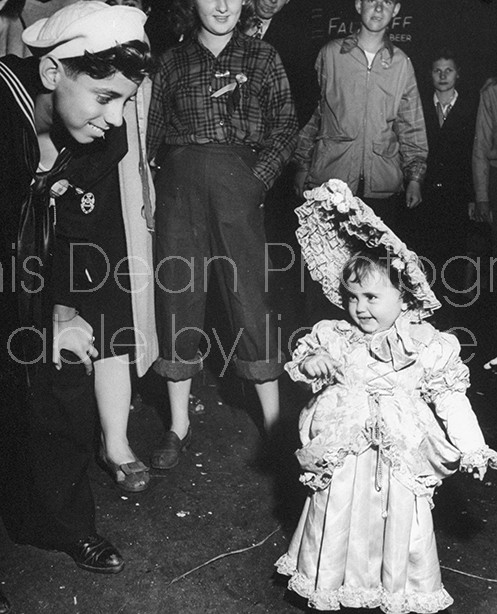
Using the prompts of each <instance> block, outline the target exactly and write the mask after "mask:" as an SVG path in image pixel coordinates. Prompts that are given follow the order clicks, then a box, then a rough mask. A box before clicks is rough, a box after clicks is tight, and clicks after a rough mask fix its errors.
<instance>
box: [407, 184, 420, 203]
mask: <svg viewBox="0 0 497 614" xmlns="http://www.w3.org/2000/svg"><path fill="white" fill-rule="evenodd" d="M420 203H421V185H420V184H419V181H409V183H408V184H407V188H406V205H407V208H408V209H414V208H415V207H417V206H418V205H419V204H420Z"/></svg>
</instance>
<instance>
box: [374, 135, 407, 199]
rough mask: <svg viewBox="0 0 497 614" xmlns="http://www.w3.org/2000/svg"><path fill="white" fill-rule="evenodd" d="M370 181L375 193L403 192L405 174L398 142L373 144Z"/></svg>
mask: <svg viewBox="0 0 497 614" xmlns="http://www.w3.org/2000/svg"><path fill="white" fill-rule="evenodd" d="M370 179H371V190H372V191H373V192H392V193H395V192H400V191H401V190H402V187H403V174H402V169H401V165H400V151H399V144H398V142H397V141H396V140H391V141H389V142H388V143H384V142H376V143H374V142H373V149H372V155H371V172H370Z"/></svg>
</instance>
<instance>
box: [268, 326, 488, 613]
mask: <svg viewBox="0 0 497 614" xmlns="http://www.w3.org/2000/svg"><path fill="white" fill-rule="evenodd" d="M459 350H460V347H459V344H458V342H457V340H456V338H455V337H454V336H453V335H450V334H445V333H440V332H438V331H436V330H435V329H434V328H433V327H432V326H431V325H430V324H428V323H425V322H416V323H414V322H411V321H410V317H409V314H408V315H407V316H401V317H400V318H399V319H398V320H397V321H396V322H395V324H394V325H393V326H392V327H391V328H390V329H389V330H387V331H382V332H379V333H376V334H373V335H370V334H365V333H363V332H362V331H361V330H360V329H358V328H357V327H355V326H353V325H351V324H349V323H348V322H345V321H322V322H320V323H318V324H317V325H316V326H315V327H314V328H313V330H312V332H311V333H310V334H308V335H306V336H305V337H303V338H302V339H301V340H300V342H299V344H298V347H297V349H296V350H295V352H294V356H293V360H292V361H291V362H289V363H288V364H287V365H286V369H287V371H288V373H289V374H290V376H291V377H292V379H293V380H295V381H303V382H307V383H308V384H310V385H311V386H312V388H313V391H314V392H316V393H318V392H319V393H318V394H316V395H315V396H314V397H313V398H312V400H311V401H310V403H309V404H308V406H307V407H306V408H305V409H304V410H303V411H302V414H301V417H300V423H299V429H300V436H301V441H302V448H301V449H300V450H298V451H297V452H296V455H297V457H298V460H299V462H300V465H301V467H302V470H303V474H302V476H301V480H302V482H303V483H304V484H306V485H307V486H309V488H310V489H311V494H310V495H309V497H308V498H307V500H306V503H305V506H304V510H303V512H302V515H301V518H300V521H299V523H298V526H297V529H296V531H295V533H294V535H293V538H292V540H291V543H290V547H289V549H288V552H287V553H286V554H285V555H283V556H282V557H280V559H279V560H278V561H277V563H276V567H277V570H278V572H279V573H282V574H285V575H289V576H290V580H289V585H288V586H289V588H290V589H291V590H293V591H295V592H297V593H298V594H299V595H301V596H303V597H305V598H307V599H308V600H309V601H308V602H309V606H311V607H313V608H316V609H318V610H339V609H340V605H343V606H346V607H351V608H377V607H379V608H381V610H382V611H383V612H386V613H388V614H407V613H409V612H418V613H426V614H427V613H435V612H438V611H440V610H443V609H445V608H447V607H448V606H449V605H450V604H451V603H452V602H453V600H452V598H451V597H450V595H449V594H448V593H447V591H446V590H445V589H444V587H443V585H442V581H441V574H440V565H439V560H438V554H437V547H436V543H435V535H434V530H433V521H432V515H431V508H432V507H433V504H432V496H433V492H434V489H435V487H436V486H437V485H438V484H440V481H441V480H442V479H443V478H444V477H446V476H448V475H450V474H452V473H454V472H455V471H456V470H457V469H466V470H471V469H472V468H473V467H474V466H479V465H486V464H487V462H488V460H489V459H490V458H491V459H492V464H494V462H495V452H493V451H492V450H490V449H489V448H488V447H487V446H486V445H485V441H484V439H483V435H482V432H481V429H480V427H479V425H478V422H477V419H476V416H475V414H474V413H473V411H472V409H471V406H470V404H469V401H468V399H467V397H466V395H465V391H466V389H467V387H468V386H469V376H468V369H467V367H466V366H465V365H464V364H463V362H462V361H461V359H460V357H459ZM321 352H323V353H327V354H328V355H329V356H331V358H332V360H333V362H334V363H335V372H334V374H333V377H332V378H331V379H330V381H323V380H322V379H320V380H309V379H308V378H307V377H306V376H305V375H303V374H302V373H301V372H300V370H299V365H300V364H301V362H302V361H303V360H304V359H305V358H307V357H308V356H310V355H314V354H318V353H321Z"/></svg>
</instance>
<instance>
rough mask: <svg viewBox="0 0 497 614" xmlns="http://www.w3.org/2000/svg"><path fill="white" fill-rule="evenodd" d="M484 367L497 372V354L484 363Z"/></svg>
mask: <svg viewBox="0 0 497 614" xmlns="http://www.w3.org/2000/svg"><path fill="white" fill-rule="evenodd" d="M483 368H484V369H492V370H493V371H494V372H497V356H496V357H495V358H492V360H489V361H488V362H486V363H485V364H484V365H483Z"/></svg>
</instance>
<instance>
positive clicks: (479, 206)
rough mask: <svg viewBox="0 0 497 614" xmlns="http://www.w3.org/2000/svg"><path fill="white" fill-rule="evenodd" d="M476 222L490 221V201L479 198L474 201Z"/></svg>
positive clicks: (489, 222)
mask: <svg viewBox="0 0 497 614" xmlns="http://www.w3.org/2000/svg"><path fill="white" fill-rule="evenodd" d="M474 219H475V220H476V221H477V222H487V223H488V224H491V223H492V219H493V215H492V209H491V208H490V203H489V202H487V201H485V200H479V201H476V203H475V217H474Z"/></svg>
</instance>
